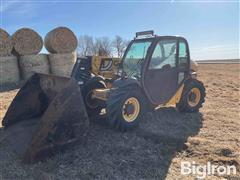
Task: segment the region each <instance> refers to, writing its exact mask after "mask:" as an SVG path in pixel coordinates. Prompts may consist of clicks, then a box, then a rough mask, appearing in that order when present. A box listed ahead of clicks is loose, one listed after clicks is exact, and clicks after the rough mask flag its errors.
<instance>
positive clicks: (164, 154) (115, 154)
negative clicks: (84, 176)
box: [86, 108, 203, 179]
mask: <svg viewBox="0 0 240 180" xmlns="http://www.w3.org/2000/svg"><path fill="white" fill-rule="evenodd" d="M202 120H203V118H202V114H201V113H179V112H178V111H176V109H175V108H161V109H159V110H157V111H155V112H151V113H147V114H146V115H145V118H144V120H143V121H142V122H141V123H140V125H139V127H138V128H136V129H135V130H133V131H130V132H125V133H123V132H118V131H115V130H113V129H111V128H110V127H108V126H107V125H105V124H104V123H103V122H104V121H102V120H99V121H100V122H99V123H91V128H90V131H89V137H88V138H89V139H88V143H87V145H86V146H87V147H86V149H88V150H89V151H94V153H93V154H95V155H96V157H95V156H91V157H89V158H90V159H89V160H91V161H94V162H95V163H96V164H95V165H96V168H94V167H90V169H92V171H95V172H96V173H99V174H101V178H116V177H117V178H120V179H122V178H126V179H165V178H166V176H167V173H168V170H169V167H170V165H171V162H172V159H173V158H174V157H175V155H176V154H177V153H178V152H181V151H182V150H185V149H186V145H185V142H186V141H187V139H188V137H190V136H194V135H196V134H198V132H199V130H200V128H201V127H202ZM96 159H97V160H96ZM117 162H118V163H117ZM109 164H111V168H110V169H109V168H99V167H106V166H109ZM116 164H118V165H116ZM119 164H120V165H119ZM93 168H94V169H93ZM179 174H180V169H179Z"/></svg>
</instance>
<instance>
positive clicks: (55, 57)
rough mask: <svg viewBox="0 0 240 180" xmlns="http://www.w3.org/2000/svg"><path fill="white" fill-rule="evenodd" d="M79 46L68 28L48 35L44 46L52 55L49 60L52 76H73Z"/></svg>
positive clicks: (55, 30) (53, 31)
mask: <svg viewBox="0 0 240 180" xmlns="http://www.w3.org/2000/svg"><path fill="white" fill-rule="evenodd" d="M77 44H78V42H77V38H76V36H75V34H74V33H73V32H72V31H71V30H70V29H68V28H66V27H58V28H55V29H53V30H52V31H50V32H49V33H48V34H47V35H46V37H45V39H44V45H45V47H46V49H47V50H48V51H49V52H50V53H51V54H49V56H48V59H49V63H50V71H51V73H52V74H54V75H57V76H67V77H69V76H70V75H71V72H72V69H73V66H74V64H75V62H76V60H77V53H76V48H77Z"/></svg>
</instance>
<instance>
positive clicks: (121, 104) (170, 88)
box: [2, 31, 205, 162]
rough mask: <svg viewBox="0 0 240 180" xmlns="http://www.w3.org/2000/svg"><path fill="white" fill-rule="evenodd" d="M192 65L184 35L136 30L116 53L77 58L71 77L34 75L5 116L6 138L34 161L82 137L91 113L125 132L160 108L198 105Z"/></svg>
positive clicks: (199, 87) (200, 92)
mask: <svg viewBox="0 0 240 180" xmlns="http://www.w3.org/2000/svg"><path fill="white" fill-rule="evenodd" d="M196 67H197V66H196V63H194V62H193V61H191V60H190V53H189V47H188V43H187V41H186V39H185V38H183V37H179V36H157V35H154V33H153V31H144V32H138V33H136V37H135V38H134V39H133V40H132V41H131V42H130V43H129V45H128V47H127V49H126V51H125V54H124V56H123V58H122V59H119V58H104V57H99V56H87V57H83V58H78V59H77V62H76V64H75V66H74V68H73V71H72V75H71V78H66V77H56V76H52V75H44V74H35V75H33V76H32V77H31V78H30V79H29V80H28V81H27V82H26V84H25V85H24V86H23V87H22V88H21V89H20V90H19V92H18V93H17V95H16V97H15V98H14V100H13V101H12V103H11V105H10V107H9V109H8V111H7V113H6V115H5V117H4V119H3V122H2V124H3V126H4V129H5V131H6V138H7V140H8V142H10V145H11V147H12V148H13V149H14V150H15V151H16V152H18V153H19V154H20V155H22V156H23V159H24V161H25V162H35V161H38V160H42V159H44V158H46V157H48V156H51V155H54V153H55V152H56V151H61V150H62V149H65V147H67V146H68V145H69V144H72V143H75V142H76V141H79V142H81V141H84V138H86V136H87V130H88V125H89V118H90V119H91V118H98V116H99V115H100V114H102V115H103V116H104V117H106V121H107V123H108V124H109V125H110V126H112V127H114V128H116V129H119V130H121V131H126V130H129V129H132V128H134V127H135V126H136V125H137V124H138V123H139V122H140V121H141V120H142V119H143V115H144V113H145V112H146V111H149V110H154V109H156V108H159V107H167V106H173V105H174V106H176V108H177V109H178V110H179V111H180V112H197V111H198V110H199V108H201V107H202V104H203V103H204V98H205V88H204V85H203V83H202V82H201V81H199V80H197V78H196V77H197V74H196V71H197V70H196Z"/></svg>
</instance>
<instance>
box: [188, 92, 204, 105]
mask: <svg viewBox="0 0 240 180" xmlns="http://www.w3.org/2000/svg"><path fill="white" fill-rule="evenodd" d="M200 99H201V92H200V90H199V89H198V88H192V89H191V91H190V92H189V93H188V104H189V106H191V107H195V106H197V105H198V103H199V101H200Z"/></svg>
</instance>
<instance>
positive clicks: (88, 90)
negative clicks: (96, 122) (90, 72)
mask: <svg viewBox="0 0 240 180" xmlns="http://www.w3.org/2000/svg"><path fill="white" fill-rule="evenodd" d="M101 88H106V85H105V83H104V81H103V79H102V78H100V77H95V78H92V79H90V80H89V81H87V82H86V84H85V85H84V87H83V90H82V95H83V99H84V103H85V106H86V110H87V113H88V116H89V117H94V116H97V115H99V114H100V112H101V110H102V108H103V106H102V103H101V102H99V101H100V100H98V99H96V98H92V93H93V90H94V89H101Z"/></svg>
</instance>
